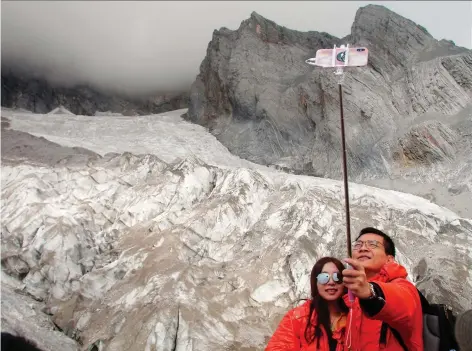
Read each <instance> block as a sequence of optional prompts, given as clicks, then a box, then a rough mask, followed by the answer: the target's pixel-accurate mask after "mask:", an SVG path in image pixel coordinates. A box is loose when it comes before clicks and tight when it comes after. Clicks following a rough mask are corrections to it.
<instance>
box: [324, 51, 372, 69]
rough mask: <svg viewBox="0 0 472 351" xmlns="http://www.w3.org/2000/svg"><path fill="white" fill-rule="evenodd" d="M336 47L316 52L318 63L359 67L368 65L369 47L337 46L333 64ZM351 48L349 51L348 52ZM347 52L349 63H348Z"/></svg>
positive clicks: (327, 65)
mask: <svg viewBox="0 0 472 351" xmlns="http://www.w3.org/2000/svg"><path fill="white" fill-rule="evenodd" d="M333 50H334V49H320V50H318V51H317V52H316V65H317V66H322V67H359V66H365V65H367V61H368V56H369V50H368V49H367V48H363V47H359V48H349V49H346V48H336V56H335V60H334V64H333ZM347 50H349V52H346V51H347ZM346 54H347V61H348V62H347V65H346V62H345V60H346Z"/></svg>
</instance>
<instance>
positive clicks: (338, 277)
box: [333, 273, 342, 283]
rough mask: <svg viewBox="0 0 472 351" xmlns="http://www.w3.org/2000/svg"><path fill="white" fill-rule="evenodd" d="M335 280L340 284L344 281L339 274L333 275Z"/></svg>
mask: <svg viewBox="0 0 472 351" xmlns="http://www.w3.org/2000/svg"><path fill="white" fill-rule="evenodd" d="M333 280H334V281H335V282H336V283H339V282H341V281H342V277H341V275H340V274H339V273H333Z"/></svg>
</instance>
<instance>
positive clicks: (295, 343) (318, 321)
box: [265, 257, 349, 351]
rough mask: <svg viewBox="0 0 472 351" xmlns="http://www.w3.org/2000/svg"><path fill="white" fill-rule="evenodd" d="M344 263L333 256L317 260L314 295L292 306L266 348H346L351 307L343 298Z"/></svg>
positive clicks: (298, 350)
mask: <svg viewBox="0 0 472 351" xmlns="http://www.w3.org/2000/svg"><path fill="white" fill-rule="evenodd" d="M343 269H344V266H343V264H342V263H341V261H339V260H338V259H336V258H334V257H323V258H321V259H320V260H318V261H317V262H316V263H315V265H314V266H313V269H312V271H311V278H310V283H311V284H310V285H311V299H310V300H308V301H306V302H305V303H304V304H303V305H301V306H298V307H296V308H294V309H292V310H290V311H289V312H288V313H287V314H286V315H285V316H284V317H283V318H282V321H281V322H280V324H279V326H278V327H277V330H276V331H275V333H274V335H272V337H271V339H270V340H269V343H268V344H267V347H266V349H265V351H315V350H316V351H339V350H342V349H343V343H344V332H345V327H346V316H347V313H348V311H349V310H348V308H347V307H346V304H345V303H344V300H343V295H344V294H345V292H346V291H345V288H344V286H343V283H342V275H341V272H342V271H343Z"/></svg>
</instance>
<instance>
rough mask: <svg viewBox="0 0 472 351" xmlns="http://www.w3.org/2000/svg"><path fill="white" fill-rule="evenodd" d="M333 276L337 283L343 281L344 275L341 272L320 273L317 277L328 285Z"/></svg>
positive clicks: (323, 283)
mask: <svg viewBox="0 0 472 351" xmlns="http://www.w3.org/2000/svg"><path fill="white" fill-rule="evenodd" d="M331 277H332V278H333V282H335V283H337V284H341V283H342V282H343V276H342V275H341V273H333V274H329V273H320V274H318V276H317V277H316V280H317V281H318V283H320V284H321V285H326V284H328V282H329V279H330V278H331Z"/></svg>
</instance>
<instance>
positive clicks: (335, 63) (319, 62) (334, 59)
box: [305, 44, 368, 302]
mask: <svg viewBox="0 0 472 351" xmlns="http://www.w3.org/2000/svg"><path fill="white" fill-rule="evenodd" d="M351 50H353V52H359V53H362V57H361V58H362V59H363V60H362V61H359V62H357V63H353V64H351V65H350V62H349V51H350V50H349V44H348V45H347V46H344V45H341V47H340V48H338V49H336V45H334V49H333V50H332V53H331V60H330V61H329V60H328V56H327V55H329V54H330V53H329V50H326V49H321V50H318V51H317V52H316V57H315V58H310V59H308V60H306V61H305V63H307V64H309V65H313V66H321V67H336V72H335V73H334V74H335V75H337V76H338V85H339V107H340V111H341V115H340V117H341V142H342V156H343V157H342V161H343V178H344V200H345V210H346V241H347V253H348V257H351V256H352V249H351V216H350V211H349V187H348V179H347V177H348V176H347V160H346V159H347V151H346V138H345V132H344V108H343V88H342V84H343V82H344V67H348V66H365V65H366V64H367V55H368V50H367V49H366V48H354V49H351ZM348 267H349V265H348ZM348 294H349V300H350V301H351V302H352V301H354V296H353V295H352V292H351V291H350V290H348Z"/></svg>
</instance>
